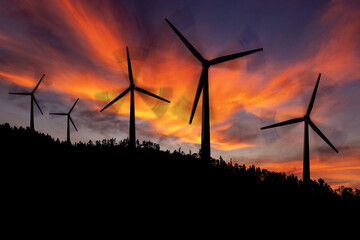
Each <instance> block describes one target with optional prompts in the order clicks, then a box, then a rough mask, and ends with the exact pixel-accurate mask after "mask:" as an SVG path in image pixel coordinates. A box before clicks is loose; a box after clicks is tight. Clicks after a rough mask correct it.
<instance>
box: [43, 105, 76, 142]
mask: <svg viewBox="0 0 360 240" xmlns="http://www.w3.org/2000/svg"><path fill="white" fill-rule="evenodd" d="M78 101H79V98H78V99H77V100H76V101H75V103H74V105H73V106H72V107H71V109H70V111H69V112H68V113H49V114H50V115H61V116H67V135H66V141H67V142H68V143H71V142H70V122H71V123H72V125H73V126H74V128H75V130H76V131H78V130H77V128H76V126H75V123H74V121H73V120H72V118H71V116H70V113H71V112H72V110H73V109H74V107H75V105H76V103H77V102H78Z"/></svg>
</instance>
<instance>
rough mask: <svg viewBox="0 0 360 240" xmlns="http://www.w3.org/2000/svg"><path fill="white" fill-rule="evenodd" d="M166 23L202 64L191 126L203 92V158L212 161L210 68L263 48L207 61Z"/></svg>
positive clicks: (172, 26)
mask: <svg viewBox="0 0 360 240" xmlns="http://www.w3.org/2000/svg"><path fill="white" fill-rule="evenodd" d="M165 21H166V22H167V23H168V24H169V26H170V27H171V29H172V30H173V31H174V32H175V33H176V35H177V36H178V37H179V38H180V40H181V41H182V42H183V43H184V44H185V46H186V47H187V48H188V49H189V50H190V52H191V53H192V54H193V55H194V56H195V57H196V58H197V59H198V60H199V61H200V62H201V64H202V68H203V69H202V72H201V76H200V81H199V84H198V87H197V90H196V95H195V99H194V105H193V108H192V111H191V116H190V121H189V124H191V122H192V120H193V117H194V114H195V110H196V106H197V104H198V101H199V98H200V94H201V91H202V92H203V95H202V96H203V99H202V100H203V104H202V128H201V129H202V130H201V131H202V132H201V153H202V154H201V158H202V159H204V160H210V112H209V77H208V72H209V68H210V66H212V65H215V64H219V63H223V62H227V61H230V60H233V59H236V58H240V57H244V56H246V55H249V54H252V53H256V52H259V51H262V50H263V49H262V48H258V49H254V50H251V51H246V52H240V53H235V54H230V55H226V56H222V57H218V58H215V59H212V60H207V59H205V58H204V57H203V56H202V55H201V54H200V53H199V52H198V51H197V50H196V49H195V48H194V46H193V45H191V43H190V42H189V41H188V40H187V39H186V38H185V37H184V36H183V35H182V34H181V33H180V32H179V31H178V30H177V29H176V28H175V27H174V25H172V24H171V23H170V21H169V20H168V19H166V18H165Z"/></svg>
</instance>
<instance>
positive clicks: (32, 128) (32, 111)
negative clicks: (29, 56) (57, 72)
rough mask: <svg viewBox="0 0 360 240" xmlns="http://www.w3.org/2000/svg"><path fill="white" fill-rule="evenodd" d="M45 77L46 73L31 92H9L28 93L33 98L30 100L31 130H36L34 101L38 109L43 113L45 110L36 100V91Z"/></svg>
mask: <svg viewBox="0 0 360 240" xmlns="http://www.w3.org/2000/svg"><path fill="white" fill-rule="evenodd" d="M44 77H45V74H44V75H42V77H41V78H40V80H39V82H38V84H36V86H35V88H34V89H33V90H32V91H31V92H20V93H15V92H9V94H14V95H26V96H30V97H31V100H30V130H31V131H34V130H35V129H34V102H35V104H36V106H37V107H38V109H39V110H40V113H41V114H42V115H43V112H42V111H41V108H40V106H39V103H38V102H37V101H36V98H35V95H34V94H35V91H36V89H37V88H38V87H39V85H40V83H41V81H42V80H43V78H44Z"/></svg>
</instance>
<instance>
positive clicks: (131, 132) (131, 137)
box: [100, 47, 170, 149]
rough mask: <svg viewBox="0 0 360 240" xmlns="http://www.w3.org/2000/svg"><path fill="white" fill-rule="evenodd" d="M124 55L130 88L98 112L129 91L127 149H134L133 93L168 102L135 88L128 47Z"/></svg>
mask: <svg viewBox="0 0 360 240" xmlns="http://www.w3.org/2000/svg"><path fill="white" fill-rule="evenodd" d="M126 54H127V62H128V74H129V81H130V86H129V87H128V88H127V89H126V90H125V91H123V92H122V93H121V94H120V95H119V96H117V97H116V98H115V99H114V100H112V101H111V102H110V103H109V104H108V105H106V106H105V107H104V108H103V109H101V110H100V112H102V111H104V110H105V109H106V108H108V107H109V106H111V105H112V104H114V103H115V102H117V101H118V100H119V99H120V98H122V97H123V96H125V95H126V94H127V93H128V92H129V91H130V94H131V95H130V129H129V147H130V149H135V147H136V144H135V141H136V136H135V99H134V94H135V91H138V92H140V93H144V94H146V95H149V96H150V97H154V98H157V99H160V100H162V101H165V102H168V103H170V101H169V100H166V99H164V98H162V97H159V96H157V95H155V94H153V93H151V92H148V91H147V90H145V89H142V88H139V87H136V86H135V84H134V79H133V74H132V69H131V62H130V55H129V49H128V47H126Z"/></svg>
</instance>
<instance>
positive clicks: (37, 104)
mask: <svg viewBox="0 0 360 240" xmlns="http://www.w3.org/2000/svg"><path fill="white" fill-rule="evenodd" d="M32 98H33V99H34V102H35V104H36V106H37V107H38V108H39V110H40V112H41V115H44V114H43V112H42V110H41V108H40V106H39V103H38V102H37V101H36V98H35V96H32Z"/></svg>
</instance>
